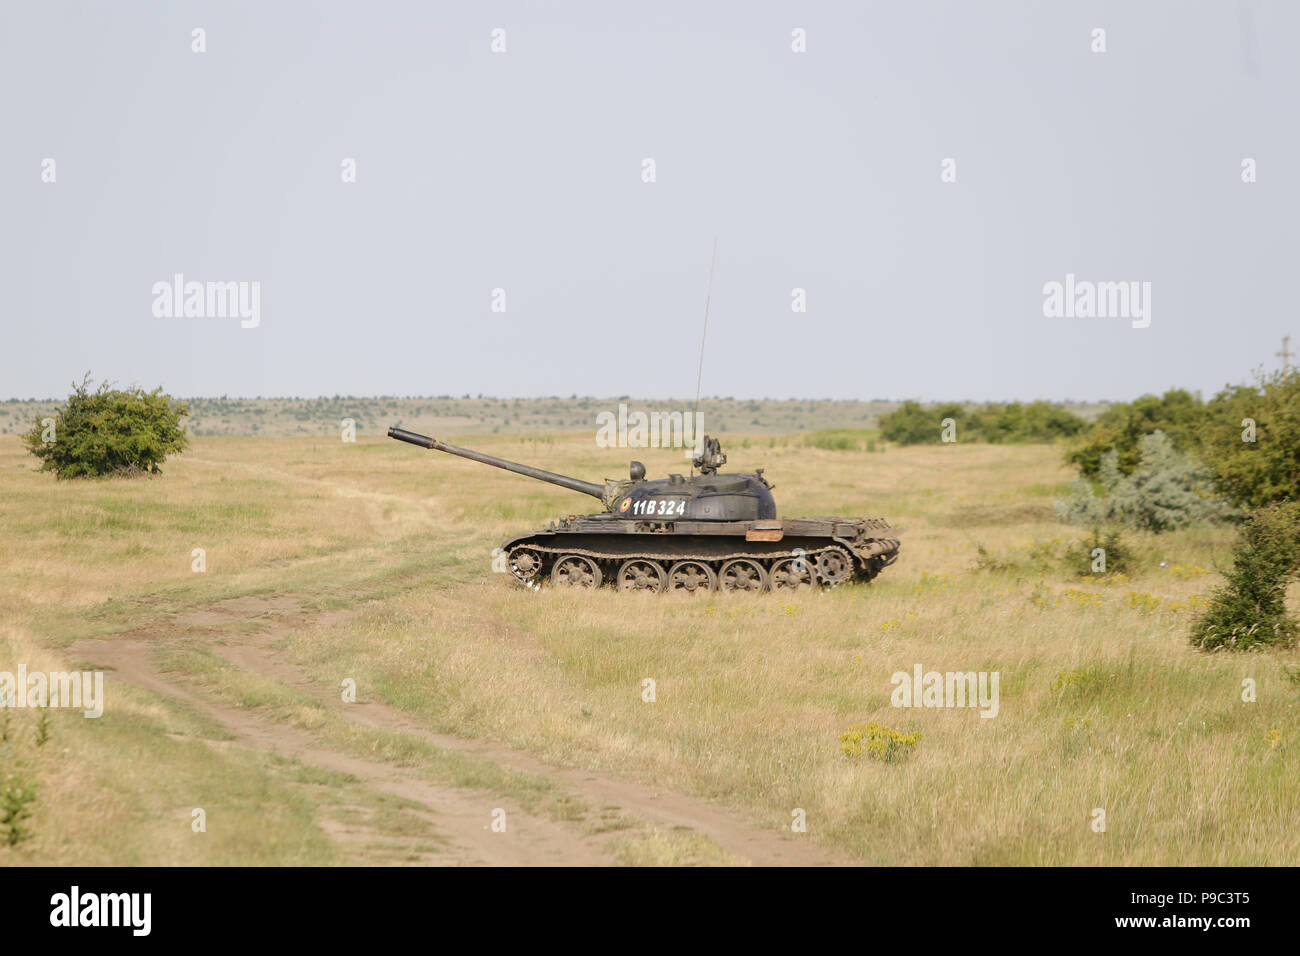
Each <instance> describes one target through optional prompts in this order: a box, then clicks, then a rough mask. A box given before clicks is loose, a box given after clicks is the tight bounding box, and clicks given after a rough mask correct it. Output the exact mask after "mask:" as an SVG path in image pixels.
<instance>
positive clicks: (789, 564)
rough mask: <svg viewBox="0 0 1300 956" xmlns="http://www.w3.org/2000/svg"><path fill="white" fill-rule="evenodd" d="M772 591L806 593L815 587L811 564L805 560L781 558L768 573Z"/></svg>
mask: <svg viewBox="0 0 1300 956" xmlns="http://www.w3.org/2000/svg"><path fill="white" fill-rule="evenodd" d="M768 578H769V580H770V582H771V586H772V590H773V591H807V590H811V589H812V588H813V587H815V582H814V581H813V569H812V563H811V562H809V561H808V559H807V558H782V559H781V560H779V561H777V562H776V563H775V564H773V565H772V570H771V571H769V572H768Z"/></svg>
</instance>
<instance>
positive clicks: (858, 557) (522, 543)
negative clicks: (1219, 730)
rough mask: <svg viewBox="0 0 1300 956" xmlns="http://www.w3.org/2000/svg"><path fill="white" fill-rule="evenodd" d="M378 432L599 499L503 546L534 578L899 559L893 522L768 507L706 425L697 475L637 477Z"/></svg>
mask: <svg viewBox="0 0 1300 956" xmlns="http://www.w3.org/2000/svg"><path fill="white" fill-rule="evenodd" d="M388 437H389V438H396V439H398V440H399V441H404V442H410V443H411V444H412V445H419V446H420V447H422V448H428V449H431V450H436V451H442V452H447V453H448V454H451V455H459V456H460V457H461V458H468V459H469V460H470V461H477V462H481V463H482V464H485V465H491V466H493V467H494V468H504V469H505V470H506V471H513V472H514V473H516V474H519V475H527V476H528V477H529V478H536V479H538V480H539V481H546V482H550V483H551V484H553V485H559V486H560V487H561V488H568V489H569V490H571V491H577V492H581V493H582V494H585V495H590V496H591V497H593V498H597V499H599V500H600V501H601V502H602V503H603V504H604V506H605V511H604V512H603V513H600V514H589V515H569V516H568V517H567V518H560V519H559V520H557V521H553V522H552V523H551V524H550V526H549V527H547V528H543V529H542V530H540V531H534V532H532V533H530V534H521V535H519V536H518V537H515V538H511V539H510V540H509V541H507V542H505V544H503V545H502V546H501V553H502V555H503V556H504V558H505V561H506V565H507V568H508V569H509V572H510V573H511V574H513V575H514V576H515V578H517V579H518V580H519V581H520V582H522V583H524V584H527V585H529V586H533V587H540V586H541V584H542V582H543V581H547V582H549V583H550V584H551V585H553V586H556V587H566V588H598V587H600V586H601V585H603V584H613V585H614V586H615V587H617V588H618V589H619V590H622V591H650V592H663V591H673V592H679V593H686V594H705V593H709V592H712V591H719V590H721V591H748V592H753V593H758V592H761V591H765V590H772V591H781V592H785V591H799V590H804V589H812V588H819V587H820V588H827V587H836V586H838V585H841V584H844V583H846V582H849V581H853V580H859V581H870V580H871V579H872V578H874V577H875V576H876V575H877V574H879V573H880V572H881V571H882V570H883V569H884V568H886V567H888V566H889V565H891V564H893V563H894V561H895V560H897V558H898V549H899V541H898V537H897V535H898V534H899V533H900V532H899V531H898V530H897V529H894V528H891V527H890V526H889V524H888V522H886V521H885V520H884V519H883V518H840V517H826V518H778V517H777V516H776V500H775V499H774V498H773V497H772V488H773V487H774V486H773V485H772V484H771V483H770V482H768V480H767V479H766V478H764V477H763V469H762V468H758V469H755V471H754V474H752V475H741V474H719V472H718V469H719V468H721V467H722V466H723V465H725V464H726V462H727V456H726V455H724V454H723V453H722V445H721V442H719V441H718V439H716V438H710V437H709V436H708V435H706V436H704V442H703V450H702V451H701V453H700V454H698V455H696V456H695V457H694V459H693V462H692V463H693V465H694V470H695V471H697V472H699V474H694V473H693V474H692V475H690V476H689V477H688V476H685V475H669V476H668V477H667V478H659V479H655V480H647V479H646V476H645V465H643V464H641V462H639V461H634V462H632V463H631V467H630V468H629V473H628V477H627V478H626V479H608V478H607V479H606V480H605V482H604V483H603V484H596V483H595V482H591V481H583V480H581V479H579V478H570V477H568V476H567V475H557V474H555V473H553V472H549V471H543V470H542V469H540V468H533V467H532V466H530V465H521V464H518V463H517V462H513V461H506V460H505V459H504V458H496V457H494V456H492V455H485V454H483V453H482V452H477V451H471V450H470V449H468V448H459V447H457V446H456V445H449V444H447V443H446V442H443V441H439V440H438V439H436V438H429V437H428V436H426V435H418V434H416V433H415V432H411V431H407V430H405V429H403V428H390V429H388Z"/></svg>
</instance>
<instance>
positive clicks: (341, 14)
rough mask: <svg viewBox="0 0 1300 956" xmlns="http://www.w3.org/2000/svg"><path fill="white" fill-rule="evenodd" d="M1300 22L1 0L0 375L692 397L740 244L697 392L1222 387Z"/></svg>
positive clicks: (1285, 120) (1265, 254)
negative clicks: (1065, 304)
mask: <svg viewBox="0 0 1300 956" xmlns="http://www.w3.org/2000/svg"><path fill="white" fill-rule="evenodd" d="M196 28H201V29H202V30H203V31H204V34H203V39H204V43H205V46H206V52H202V53H197V52H194V50H193V46H194V45H195V43H196V40H195V39H194V33H193V31H194V30H195V29H196ZM498 28H499V29H501V30H503V31H504V34H497V35H496V36H497V42H498V45H500V43H501V42H502V40H503V42H504V45H505V51H504V52H496V53H494V52H493V50H492V46H493V42H494V34H493V31H494V30H496V29H498ZM1097 28H1101V29H1104V31H1105V36H1104V42H1105V52H1094V50H1093V47H1094V46H1096V45H1097V40H1096V38H1095V35H1094V30H1095V29H1097ZM796 29H801V30H803V31H805V33H804V36H805V37H806V52H795V51H794V50H793V49H792V46H794V45H797V43H798V39H797V37H796V36H795V34H794V31H795V30H796ZM1298 49H1300V3H1296V2H1286V0H1283V2H1268V0H1221V2H1210V0H1202V2H1165V3H1160V2H1141V3H1135V2H1128V0H1124V2H1115V3H1098V2H1079V3H1066V2H1059V3H1058V2H1050V3H1029V2H1016V3H989V2H973V0H962V2H950V3H929V2H903V0H892V2H888V3H871V2H834V3H832V2H824V3H819V2H812V3H809V2H800V3H754V2H735V3H713V4H706V3H702V2H698V0H697V2H682V3H672V2H661V0H656V2H654V3H641V4H637V3H607V2H604V3H600V2H592V3H578V2H562V0H559V2H551V3H470V2H460V3H452V2H439V3H421V4H416V3H404V4H396V3H383V2H365V3H359V2H358V3H346V4H340V3H321V2H313V3H306V2H303V3H276V2H266V0H262V2H250V3H239V2H236V3H232V2H220V3H190V4H186V3H167V4H163V3H146V2H121V3H93V4H84V5H83V4H70V3H63V2H54V0H39V2H28V0H3V3H0V278H3V290H4V296H3V300H2V301H3V305H2V306H0V308H2V309H3V311H2V312H0V315H2V316H3V322H4V330H3V331H4V335H3V351H0V398H8V397H20V398H26V397H52V396H59V395H63V394H66V392H67V387H68V383H69V382H70V381H71V380H72V379H74V378H77V379H80V377H81V375H82V374H83V373H84V372H85V371H86V370H87V369H89V370H91V371H92V372H93V373H94V375H95V376H96V377H97V378H99V377H108V378H112V379H115V380H117V381H118V382H120V383H123V384H125V383H132V382H135V383H139V384H141V385H145V386H147V387H153V386H155V385H162V386H163V387H165V388H166V389H167V390H168V391H170V392H172V393H174V394H177V395H185V396H196V395H222V394H227V395H231V396H235V395H241V396H252V395H264V396H266V395H300V396H308V395H333V394H356V395H368V394H399V395H406V394H419V395H433V394H443V393H450V394H461V393H465V392H470V393H473V394H478V393H480V392H481V393H484V394H490V395H500V396H529V395H551V394H560V395H568V394H570V393H575V392H576V393H578V394H590V395H598V396H613V395H622V394H629V395H633V396H637V397H642V398H655V397H689V396H692V395H693V394H694V392H695V385H696V369H697V362H698V358H699V345H700V332H701V324H702V319H703V313H704V299H705V289H706V285H707V282H708V273H709V261H710V256H711V253H712V246H713V241H714V237H715V236H716V237H717V239H718V241H719V250H720V251H719V256H718V265H717V271H716V278H715V280H714V285H713V296H712V309H711V313H710V319H709V328H708V342H707V348H706V354H705V362H704V385H703V390H704V393H705V394H715V395H733V396H736V397H759V398H761V397H765V396H769V397H782V398H785V397H791V396H798V397H809V398H822V397H829V398H863V399H871V398H908V397H912V398H921V399H925V400H938V399H964V398H969V399H978V400H1007V399H1034V398H1048V399H1054V400H1059V399H1066V398H1073V399H1129V398H1132V397H1135V396H1136V395H1138V394H1141V393H1143V392H1149V391H1161V390H1164V389H1166V388H1168V387H1171V386H1186V387H1189V388H1196V389H1202V390H1204V391H1205V392H1206V393H1207V394H1208V393H1210V392H1212V391H1213V390H1215V389H1217V388H1218V387H1220V386H1221V385H1223V384H1224V383H1225V382H1228V381H1234V382H1235V381H1241V380H1243V379H1245V378H1246V377H1247V376H1248V375H1249V373H1250V371H1251V369H1252V368H1255V367H1257V366H1260V365H1265V366H1267V367H1276V366H1277V365H1278V361H1279V360H1278V359H1277V358H1275V357H1274V353H1276V352H1277V351H1278V349H1279V348H1280V345H1281V338H1282V336H1283V335H1287V334H1290V335H1291V336H1292V347H1293V348H1295V349H1297V350H1300V308H1298V307H1297V301H1298V300H1300V297H1298V296H1297V294H1296V292H1297V288H1296V275H1297V263H1298V262H1300V238H1298V237H1297V228H1298V227H1297V215H1298V214H1300V187H1298V186H1297V180H1298V178H1300V122H1298V117H1300V56H1298V55H1297V50H1298ZM349 158H350V159H354V160H355V162H356V181H355V182H345V181H344V178H345V177H344V166H343V164H344V161H345V159H349ZM48 159H53V160H54V165H53V167H52V168H51V167H50V166H49V164H47V163H45V161H46V160H48ZM646 159H652V160H653V161H654V176H655V181H654V182H646V181H644V180H645V177H646V173H645V169H646V165H645V163H644V160H646ZM945 159H952V160H954V161H955V173H956V181H955V182H944V181H942V178H943V177H942V175H941V174H942V173H943V169H944V167H943V163H944V160H945ZM1244 159H1253V160H1254V161H1255V175H1256V177H1257V181H1256V182H1253V183H1246V182H1243V181H1242V180H1243V169H1242V163H1243V160H1244ZM51 171H52V173H53V178H54V181H53V182H47V181H43V177H44V178H45V179H48V178H49V175H50V172H51ZM177 273H179V274H181V275H183V276H184V279H185V281H187V282H190V281H197V282H210V281H235V282H247V283H250V285H249V286H248V287H247V288H248V289H250V290H251V288H252V286H251V283H253V282H257V283H259V290H260V297H261V298H260V313H259V318H260V324H258V325H257V326H256V327H253V328H243V327H241V325H242V323H241V322H240V320H239V319H238V318H213V317H206V318H204V317H185V316H183V315H181V316H178V317H165V316H163V317H160V316H158V315H156V314H155V312H156V311H157V309H156V305H157V303H156V298H157V297H156V295H155V291H154V285H155V283H158V282H167V283H171V282H172V279H173V276H174V275H176V274H177ZM1067 274H1074V275H1075V276H1076V278H1077V279H1078V280H1088V281H1098V282H1120V281H1126V282H1127V281H1133V282H1139V283H1142V282H1149V283H1151V286H1150V288H1151V297H1150V303H1149V304H1150V315H1149V317H1150V324H1149V326H1147V327H1146V328H1135V327H1134V323H1133V322H1132V321H1130V320H1129V319H1127V318H1122V317H1121V318H1078V317H1073V318H1066V317H1050V318H1049V317H1046V316H1045V315H1044V292H1043V288H1044V284H1045V283H1049V282H1052V281H1057V282H1062V283H1063V282H1064V281H1065V277H1066V275H1067ZM494 289H501V290H504V306H505V311H504V312H494V311H493V301H494V300H493V295H494V293H493V290H494ZM794 289H804V290H806V308H807V311H806V312H802V313H799V312H794V311H792V301H793V299H792V290H794ZM497 301H498V304H500V299H499V298H498V300H497Z"/></svg>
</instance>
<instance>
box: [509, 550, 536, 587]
mask: <svg viewBox="0 0 1300 956" xmlns="http://www.w3.org/2000/svg"><path fill="white" fill-rule="evenodd" d="M509 561H510V573H511V574H513V575H514V576H515V577H517V578H518V579H519V580H520V581H523V582H524V583H525V584H530V583H532V580H533V578H535V577H537V572H538V571H540V570H541V569H542V556H541V555H540V554H539V553H538V552H536V551H534V550H533V549H532V548H515V549H514V550H513V551H511V552H510V556H509Z"/></svg>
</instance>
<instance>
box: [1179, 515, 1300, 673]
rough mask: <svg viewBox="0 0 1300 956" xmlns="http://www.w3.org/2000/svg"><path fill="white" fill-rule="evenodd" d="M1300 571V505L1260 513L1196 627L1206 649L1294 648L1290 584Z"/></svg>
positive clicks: (1299, 628)
mask: <svg viewBox="0 0 1300 956" xmlns="http://www.w3.org/2000/svg"><path fill="white" fill-rule="evenodd" d="M1297 572H1300V502H1287V503H1283V504H1276V505H1271V506H1269V507H1267V508H1262V509H1260V510H1259V511H1256V512H1254V513H1253V514H1252V515H1251V516H1250V517H1249V518H1248V519H1247V520H1246V523H1245V527H1244V528H1243V529H1242V534H1241V537H1240V538H1239V539H1238V541H1237V545H1236V548H1235V550H1234V551H1233V561H1232V570H1231V571H1228V572H1227V573H1226V574H1225V575H1224V576H1225V577H1226V578H1227V583H1226V584H1225V585H1224V586H1223V587H1221V588H1219V589H1218V590H1216V591H1215V592H1214V594H1213V596H1212V597H1211V598H1210V603H1209V605H1208V607H1206V609H1205V612H1204V613H1203V614H1202V615H1201V616H1200V617H1199V618H1198V619H1197V620H1196V622H1195V623H1194V624H1193V625H1192V636H1191V641H1192V644H1193V645H1194V646H1196V647H1199V648H1201V649H1202V650H1206V651H1212V650H1224V649H1226V650H1250V649H1253V648H1256V647H1262V646H1266V645H1273V644H1276V645H1281V646H1283V647H1290V646H1292V645H1293V644H1294V643H1295V641H1296V637H1297V634H1300V625H1298V624H1297V623H1296V621H1295V620H1294V619H1293V618H1291V617H1290V616H1289V615H1288V614H1287V612H1286V589H1287V584H1288V583H1289V582H1290V581H1291V580H1292V579H1294V578H1295V576H1296V574H1297Z"/></svg>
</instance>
